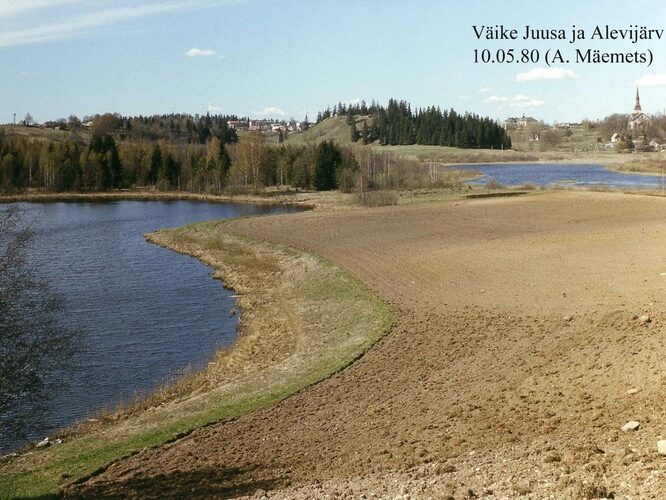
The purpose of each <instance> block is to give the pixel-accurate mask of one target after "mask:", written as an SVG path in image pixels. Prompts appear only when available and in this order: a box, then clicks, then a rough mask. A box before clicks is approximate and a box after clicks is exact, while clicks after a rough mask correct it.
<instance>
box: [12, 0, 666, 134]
mask: <svg viewBox="0 0 666 500" xmlns="http://www.w3.org/2000/svg"><path fill="white" fill-rule="evenodd" d="M496 24H504V25H505V26H507V27H515V28H517V29H518V30H519V32H521V33H522V31H523V30H524V26H525V25H526V24H529V25H531V26H534V27H539V28H556V29H559V28H562V29H565V30H566V32H567V35H568V33H569V32H570V30H571V27H572V25H574V24H575V25H577V26H579V27H582V28H585V29H586V31H587V32H591V30H592V29H593V28H594V27H595V26H596V25H606V24H609V25H611V27H613V28H621V29H626V28H627V27H629V25H632V24H634V25H638V26H647V27H648V28H654V29H664V28H665V27H666V7H665V6H664V5H663V4H662V3H661V2H657V1H633V2H630V3H622V4H620V3H617V4H615V3H613V2H608V1H604V2H602V1H596V0H595V1H582V0H578V1H575V2H558V3H556V2H549V3H547V4H546V3H543V2H534V1H522V0H520V1H514V0H512V1H508V0H505V1H498V0H470V1H462V0H460V1H439V2H436V1H425V0H412V1H410V2H398V1H393V0H384V1H375V0H368V1H351V0H349V1H348V0H335V1H333V0H330V1H329V0H280V1H273V0H199V1H195V0H155V1H148V0H0V65H1V67H2V78H1V79H0V122H8V121H10V120H11V117H12V113H14V112H16V113H17V116H18V117H19V119H20V118H22V117H23V116H25V114H26V113H27V112H30V113H31V114H32V115H33V116H34V117H35V118H36V119H37V120H38V121H45V120H48V119H55V118H59V117H66V116H68V115H70V114H72V113H74V114H77V115H79V116H83V115H87V114H94V113H103V112H107V111H114V112H120V113H122V114H153V113H169V112H187V113H205V112H206V111H211V112H214V113H217V112H219V113H229V114H231V113H234V114H240V115H249V116H252V117H255V118H258V117H263V116H269V117H275V118H289V117H291V116H293V117H295V118H297V119H301V118H303V116H304V115H305V113H309V114H310V117H311V118H313V117H314V115H316V112H317V111H318V110H321V109H323V108H325V107H326V106H327V105H330V104H335V103H337V102H338V101H356V100H359V99H365V100H366V101H368V102H369V101H371V100H372V99H376V100H377V101H379V102H382V103H385V102H386V101H387V100H388V98H389V97H396V98H400V99H406V100H408V101H410V102H411V103H412V104H413V105H415V106H427V105H439V106H441V107H443V108H451V107H452V108H454V109H456V110H459V111H471V112H475V113H480V114H483V115H488V116H491V117H493V118H497V119H503V118H505V117H507V116H516V115H517V116H520V115H522V114H523V113H525V114H528V115H532V116H534V117H536V118H539V119H543V120H545V121H548V122H552V121H578V120H581V119H583V118H593V119H594V118H601V117H603V116H606V115H608V114H610V113H614V112H629V111H630V110H631V109H632V107H633V94H634V91H635V90H634V89H635V86H636V83H637V82H638V83H639V84H640V87H641V98H642V104H643V108H644V110H645V111H648V112H651V113H656V112H662V111H663V109H664V108H666V33H665V36H664V38H662V40H652V41H648V42H639V43H637V44H632V43H631V42H627V41H619V42H609V41H592V40H586V41H583V42H580V43H579V44H576V45H574V46H572V45H571V44H569V43H568V42H567V41H536V42H535V41H531V42H525V41H522V40H517V41H487V40H477V38H476V36H475V34H474V31H473V29H472V26H473V25H476V26H481V25H492V26H494V25H496ZM573 47H576V48H581V49H587V48H592V49H597V48H598V49H601V50H603V51H607V52H617V51H619V52H633V51H635V50H639V51H644V50H646V49H650V50H652V52H653V54H654V63H653V64H652V66H651V67H649V68H648V67H647V66H646V65H644V64H615V65H614V64H574V63H569V64H555V65H554V68H551V69H548V70H547V71H544V70H545V69H547V67H546V65H545V64H543V63H539V64H531V63H529V64H522V63H521V64H519V63H514V64H475V63H474V62H473V51H474V49H480V50H481V49H485V48H488V49H491V50H493V51H495V50H496V49H509V48H515V49H516V50H517V51H520V50H521V49H523V48H530V49H531V48H535V49H539V50H540V51H542V53H543V52H545V50H547V49H550V48H560V49H562V50H563V51H565V50H566V51H567V53H573Z"/></svg>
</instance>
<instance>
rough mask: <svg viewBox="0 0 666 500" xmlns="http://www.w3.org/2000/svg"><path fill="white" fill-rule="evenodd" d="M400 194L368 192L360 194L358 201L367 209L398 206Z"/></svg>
mask: <svg viewBox="0 0 666 500" xmlns="http://www.w3.org/2000/svg"><path fill="white" fill-rule="evenodd" d="M398 199H399V197H398V193H396V192H395V191H368V192H366V193H364V194H362V193H359V195H358V201H359V203H360V204H361V205H364V206H366V207H382V206H386V205H397V204H398Z"/></svg>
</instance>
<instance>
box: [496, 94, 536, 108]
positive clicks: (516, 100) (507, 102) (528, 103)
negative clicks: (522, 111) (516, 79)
mask: <svg viewBox="0 0 666 500" xmlns="http://www.w3.org/2000/svg"><path fill="white" fill-rule="evenodd" d="M486 102H488V103H491V104H501V105H502V106H506V107H509V108H539V107H541V106H543V105H544V101H542V100H540V99H534V98H532V97H528V96H526V95H522V94H518V95H515V96H513V97H508V96H498V95H491V96H489V97H488V98H487V99H486Z"/></svg>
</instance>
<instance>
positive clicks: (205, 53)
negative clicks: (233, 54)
mask: <svg viewBox="0 0 666 500" xmlns="http://www.w3.org/2000/svg"><path fill="white" fill-rule="evenodd" d="M185 55H186V56H187V57H217V58H218V59H219V58H221V57H222V56H220V54H218V53H217V52H216V51H214V50H211V49H197V48H191V49H190V50H188V51H187V52H185Z"/></svg>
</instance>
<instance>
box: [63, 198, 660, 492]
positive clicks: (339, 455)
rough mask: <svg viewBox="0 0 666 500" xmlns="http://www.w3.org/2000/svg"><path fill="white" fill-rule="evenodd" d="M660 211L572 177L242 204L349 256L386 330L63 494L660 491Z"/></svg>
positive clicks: (340, 257)
mask: <svg viewBox="0 0 666 500" xmlns="http://www.w3.org/2000/svg"><path fill="white" fill-rule="evenodd" d="M664 221H666V200H665V199H662V198H656V197H642V196H631V195H621V194H614V193H590V192H569V191H564V192H547V193H539V194H535V195H529V196H521V197H512V198H497V199H475V200H462V201H452V202H446V203H436V204H425V205H412V206H397V207H383V208H377V209H359V210H353V211H330V212H327V211H320V212H308V213H299V214H291V215H288V216H272V217H262V218H249V219H240V220H235V221H232V222H231V223H230V224H228V225H227V226H226V227H228V228H229V227H230V228H231V229H232V230H233V231H235V232H237V233H238V234H241V235H244V236H249V237H252V238H258V239H264V240H268V241H271V242H276V243H286V244H289V245H293V246H295V247H298V248H300V249H303V250H306V251H310V252H314V253H316V254H319V255H321V256H323V257H325V258H327V259H330V260H331V261H332V262H333V263H335V264H337V265H338V266H340V267H341V268H343V269H345V270H347V271H349V272H351V273H352V274H354V275H355V276H356V277H357V278H359V279H360V280H361V281H362V282H363V283H365V284H366V285H367V286H368V287H369V288H370V289H371V290H373V291H374V292H375V293H376V294H377V295H378V296H379V297H381V298H382V299H384V300H385V301H387V302H388V303H389V305H390V306H391V308H392V311H393V315H394V318H395V321H394V325H393V327H392V329H391V330H390V332H389V333H388V334H387V335H386V336H385V337H384V338H383V339H382V340H380V341H379V342H378V343H377V344H376V345H375V346H374V347H373V348H372V349H370V350H369V351H368V352H367V353H366V354H365V355H364V356H363V357H362V358H361V359H360V360H358V361H357V362H355V363H354V364H353V365H351V366H350V367H348V368H347V369H345V370H343V371H342V372H340V373H338V374H336V375H334V376H332V377H330V378H328V379H326V380H324V381H323V382H321V383H319V384H316V385H313V386H311V387H308V388H306V389H304V390H302V391H300V392H299V393H297V394H296V395H294V396H292V397H290V398H288V399H286V400H284V401H282V402H281V403H279V404H277V405H275V406H272V407H270V408H267V409H264V410H259V411H255V412H252V413H249V414H246V415H244V416H241V417H240V418H237V419H234V420H231V421H226V422H221V423H218V424H214V425H211V426H207V427H205V428H202V429H199V430H197V431H195V432H193V433H192V434H190V435H189V436H187V437H185V438H182V439H180V440H177V441H175V442H173V443H169V444H167V445H164V446H161V447H159V448H155V449H146V450H144V451H142V452H140V453H138V454H137V455H135V456H133V457H130V458H128V459H125V460H122V461H119V462H117V463H115V464H113V465H111V466H110V467H108V468H107V469H106V470H104V471H101V472H100V473H99V474H97V475H95V476H93V477H92V478H90V479H89V480H88V481H87V482H85V483H83V484H78V485H74V486H72V487H70V488H69V489H68V490H67V491H66V494H69V495H72V496H81V497H88V498H98V497H101V496H113V495H117V496H123V497H127V496H129V497H142V498H145V497H234V496H243V495H249V496H252V495H255V496H258V497H261V496H268V497H271V498H272V497H278V498H311V497H363V496H364V495H365V496H366V497H373V496H378V497H386V496H388V497H392V498H396V497H403V498H423V497H433V498H442V497H444V498H445V497H448V496H451V497H454V498H468V497H483V496H496V497H512V496H521V495H522V496H526V497H533V498H545V497H553V498H598V497H612V496H615V497H616V498H617V497H627V496H632V497H641V498H661V497H663V495H664V489H665V488H666V476H665V473H666V468H665V465H666V457H663V456H660V455H659V454H658V452H657V447H656V443H657V441H658V440H659V439H661V437H662V435H663V436H664V437H665V438H666V405H664V388H665V386H666V357H665V356H664V353H663V349H664V341H665V340H666V338H665V334H666V328H665V326H666V309H665V303H664V289H665V286H666V252H664V249H665V248H666V225H665V223H664ZM643 315H649V321H648V320H646V318H642V320H641V316H643ZM322 328H323V329H325V328H326V325H322ZM630 389H635V390H636V391H630V393H628V392H627V391H629V390H630ZM630 420H636V421H638V422H639V423H640V427H639V429H638V430H635V431H627V432H623V431H622V430H621V427H622V426H623V425H624V424H625V423H626V422H627V421H630Z"/></svg>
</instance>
